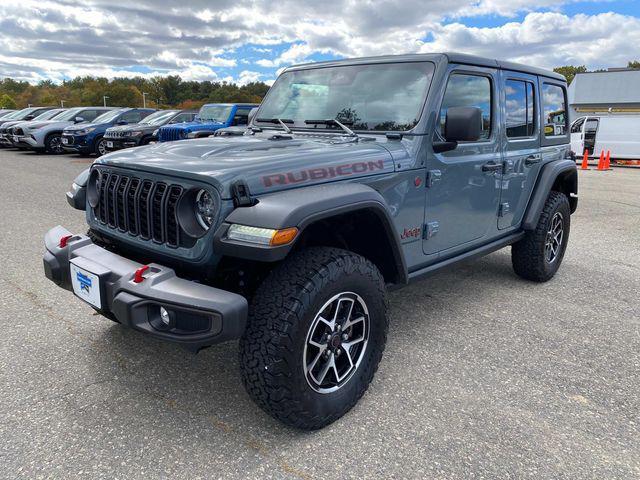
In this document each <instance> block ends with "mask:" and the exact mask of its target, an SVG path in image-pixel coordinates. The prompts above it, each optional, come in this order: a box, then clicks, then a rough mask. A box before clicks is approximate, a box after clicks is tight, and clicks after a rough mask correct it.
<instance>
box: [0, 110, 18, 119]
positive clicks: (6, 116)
mask: <svg viewBox="0 0 640 480" xmlns="http://www.w3.org/2000/svg"><path fill="white" fill-rule="evenodd" d="M21 111H22V110H17V111H15V112H8V113H7V114H5V115H4V116H3V117H2V120H11V119H13V118H16V117H17V116H18V114H19V113H20V112H21Z"/></svg>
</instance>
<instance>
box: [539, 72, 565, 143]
mask: <svg viewBox="0 0 640 480" xmlns="http://www.w3.org/2000/svg"><path fill="white" fill-rule="evenodd" d="M542 109H543V119H544V136H545V137H556V136H561V135H565V134H566V133H567V123H568V115H567V96H566V90H565V88H564V87H561V86H560V85H554V84H551V83H543V84H542Z"/></svg>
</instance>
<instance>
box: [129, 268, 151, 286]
mask: <svg viewBox="0 0 640 480" xmlns="http://www.w3.org/2000/svg"><path fill="white" fill-rule="evenodd" d="M147 270H149V265H143V266H142V267H140V268H139V269H137V270H136V273H135V274H134V276H133V283H142V282H144V277H143V276H142V274H143V273H144V272H146V271H147Z"/></svg>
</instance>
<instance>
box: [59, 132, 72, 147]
mask: <svg viewBox="0 0 640 480" xmlns="http://www.w3.org/2000/svg"><path fill="white" fill-rule="evenodd" d="M62 136H63V137H64V138H66V139H67V143H65V144H64V145H73V144H74V142H75V137H74V136H73V135H71V134H69V133H63V134H62Z"/></svg>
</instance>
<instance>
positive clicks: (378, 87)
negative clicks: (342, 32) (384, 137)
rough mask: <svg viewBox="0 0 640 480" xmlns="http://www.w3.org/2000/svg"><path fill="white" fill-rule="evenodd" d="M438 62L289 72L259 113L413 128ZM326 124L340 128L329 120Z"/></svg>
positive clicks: (363, 126) (356, 126)
mask: <svg viewBox="0 0 640 480" xmlns="http://www.w3.org/2000/svg"><path fill="white" fill-rule="evenodd" d="M433 70H434V66H433V64H432V63H429V62H415V63H386V64H373V65H347V66H343V67H326V68H315V69H311V70H297V71H291V72H285V73H283V74H282V75H280V77H279V78H278V80H277V81H276V83H275V84H274V85H273V87H271V90H269V93H268V95H267V98H265V100H264V102H263V103H262V106H261V107H260V112H259V113H258V115H257V118H260V119H262V118H264V119H274V118H280V119H286V120H293V122H294V125H293V126H298V127H305V126H306V127H316V128H318V126H320V125H312V124H308V123H307V124H305V120H307V121H309V120H329V119H337V120H339V121H340V122H341V123H343V124H345V125H348V126H349V127H350V128H351V129H353V130H378V131H388V130H411V129H412V128H413V127H415V126H416V124H417V123H418V119H419V118H420V113H421V111H422V105H423V103H424V98H425V95H426V93H427V89H428V87H429V84H430V83H431V78H432V76H433ZM320 128H332V129H336V128H338V129H339V127H337V126H336V125H332V124H327V125H322V126H321V127H320Z"/></svg>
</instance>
